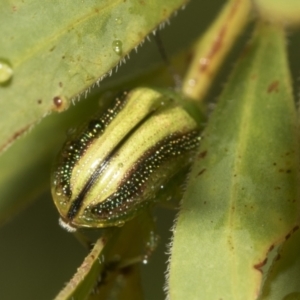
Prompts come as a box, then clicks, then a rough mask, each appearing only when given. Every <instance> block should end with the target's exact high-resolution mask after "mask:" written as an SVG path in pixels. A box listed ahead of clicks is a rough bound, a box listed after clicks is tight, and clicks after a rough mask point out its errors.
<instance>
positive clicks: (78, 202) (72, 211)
mask: <svg viewBox="0 0 300 300" xmlns="http://www.w3.org/2000/svg"><path fill="white" fill-rule="evenodd" d="M155 111H156V109H153V110H152V111H150V112H149V113H148V114H147V115H146V116H145V117H144V118H143V119H141V120H140V121H139V122H138V123H137V124H136V125H135V126H134V127H133V128H132V129H131V130H130V131H129V132H128V133H127V134H126V135H125V136H124V137H123V138H122V139H121V140H120V142H119V143H118V144H117V145H116V147H115V148H114V149H113V150H112V151H111V152H110V153H109V154H108V155H107V156H106V157H105V158H104V159H103V161H102V163H101V164H100V165H99V166H98V167H97V168H96V170H95V171H94V172H93V174H92V175H91V177H90V178H89V180H88V181H87V182H86V184H85V186H84V187H83V189H82V190H81V191H80V193H79V195H78V196H77V197H76V199H74V200H73V202H72V204H71V206H70V208H69V211H68V214H67V218H68V219H69V220H72V219H73V218H74V217H75V216H76V214H77V213H78V211H79V209H80V207H81V206H82V203H83V201H84V198H85V196H86V194H87V193H88V192H89V190H90V188H91V187H92V186H93V185H94V183H95V181H96V180H97V179H98V178H99V176H100V175H101V174H102V173H103V171H104V170H105V168H106V167H107V165H108V164H109V162H110V160H111V159H112V157H113V156H114V155H115V154H116V152H117V151H118V150H119V149H120V148H121V147H122V146H123V145H124V143H125V142H126V140H127V139H128V138H129V136H131V135H132V134H133V132H134V131H136V130H137V129H138V128H139V127H140V126H141V125H142V124H144V123H145V122H146V121H147V120H148V119H149V118H150V117H151V116H152V115H153V113H154V112H155Z"/></svg>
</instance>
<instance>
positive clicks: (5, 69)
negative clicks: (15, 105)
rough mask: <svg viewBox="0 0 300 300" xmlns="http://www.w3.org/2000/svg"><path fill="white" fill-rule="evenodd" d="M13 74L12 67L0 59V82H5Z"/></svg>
mask: <svg viewBox="0 0 300 300" xmlns="http://www.w3.org/2000/svg"><path fill="white" fill-rule="evenodd" d="M12 76H13V69H12V68H11V66H10V65H9V64H8V63H6V62H4V61H2V60H0V84H1V83H5V82H7V81H8V80H9V79H11V78H12Z"/></svg>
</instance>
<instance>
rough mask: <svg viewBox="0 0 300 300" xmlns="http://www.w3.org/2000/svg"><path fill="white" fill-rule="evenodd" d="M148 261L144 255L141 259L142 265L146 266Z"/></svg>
mask: <svg viewBox="0 0 300 300" xmlns="http://www.w3.org/2000/svg"><path fill="white" fill-rule="evenodd" d="M148 259H149V257H148V255H145V256H144V257H143V260H142V263H143V264H144V265H147V263H148Z"/></svg>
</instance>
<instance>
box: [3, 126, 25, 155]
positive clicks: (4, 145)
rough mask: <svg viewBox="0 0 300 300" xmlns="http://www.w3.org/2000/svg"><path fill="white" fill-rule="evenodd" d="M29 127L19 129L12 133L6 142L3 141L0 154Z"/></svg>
mask: <svg viewBox="0 0 300 300" xmlns="http://www.w3.org/2000/svg"><path fill="white" fill-rule="evenodd" d="M30 127H31V125H27V126H25V127H24V128H21V129H20V130H18V131H16V132H15V133H13V135H12V136H10V137H9V138H8V140H6V141H5V143H4V144H3V145H1V146H0V152H2V151H3V150H4V149H6V148H7V147H8V146H9V145H10V144H11V143H12V142H14V141H15V140H16V139H17V138H19V137H20V136H21V135H23V134H24V133H25V132H26V131H28V130H29V128H30Z"/></svg>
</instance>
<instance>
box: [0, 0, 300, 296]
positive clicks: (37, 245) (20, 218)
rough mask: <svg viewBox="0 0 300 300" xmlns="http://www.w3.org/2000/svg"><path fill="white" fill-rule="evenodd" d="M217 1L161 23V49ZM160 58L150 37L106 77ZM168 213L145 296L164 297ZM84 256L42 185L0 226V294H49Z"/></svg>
mask: <svg viewBox="0 0 300 300" xmlns="http://www.w3.org/2000/svg"><path fill="white" fill-rule="evenodd" d="M223 3H224V2H223V1H218V0H213V1H209V2H207V1H199V0H192V1H191V2H190V3H189V4H188V5H187V6H186V9H185V10H182V11H179V14H178V15H177V16H176V17H174V18H172V19H171V20H170V25H166V27H165V28H164V29H163V30H162V31H161V37H162V40H163V43H164V44H165V47H166V50H167V52H168V53H176V52H178V51H179V50H180V49H183V48H184V47H186V46H187V45H189V44H190V43H191V42H192V41H193V40H194V39H195V38H196V37H197V36H198V35H199V34H201V32H204V30H205V29H206V27H207V26H208V25H209V23H210V21H211V20H212V19H213V18H214V16H215V15H216V14H217V12H218V9H219V8H220V5H222V4H223ZM0 9H1V8H0ZM254 17H255V16H254ZM250 30H251V26H250V28H249V29H248V31H247V32H246V33H245V34H244V36H243V37H242V38H241V39H240V40H239V41H238V43H237V45H236V47H235V49H233V51H232V53H231V54H230V56H229V58H228V60H227V62H226V63H225V65H224V66H223V67H222V70H221V72H220V75H219V76H218V78H217V81H216V83H215V84H214V86H213V88H212V90H211V91H210V93H209V95H208V96H207V99H208V100H209V101H215V100H216V98H217V95H218V94H219V92H220V90H221V87H222V85H223V84H224V83H225V82H226V77H227V76H228V74H229V73H230V70H231V69H232V67H233V65H234V58H235V57H236V55H237V53H239V51H240V50H241V49H242V48H243V45H244V43H245V41H246V40H247V38H249V35H250V32H251V31H250ZM288 36H289V44H288V47H289V54H290V64H291V69H292V74H293V78H294V93H295V96H297V95H299V74H300V72H299V71H300V59H299V58H300V51H299V49H300V34H299V33H296V32H294V31H290V32H288ZM150 37H151V36H150ZM160 60H161V58H160V55H159V53H158V51H157V47H156V45H155V44H154V43H153V38H152V41H151V42H149V41H146V42H145V44H144V45H143V47H139V51H138V53H137V54H136V53H135V51H133V52H132V54H131V59H130V60H129V61H128V62H127V63H126V65H124V66H122V67H121V68H120V69H119V72H118V73H117V74H114V76H112V78H109V79H107V80H106V81H109V80H112V81H113V80H115V78H116V77H121V76H126V73H128V72H131V71H132V69H133V68H135V69H137V68H138V69H141V70H142V69H144V68H146V67H147V65H148V64H149V63H152V62H157V61H160ZM58 148H59V145H58ZM16 163H17V162H16ZM45 172H49V170H45ZM28 176H30V174H28ZM49 178H50V174H49ZM49 181H50V179H49ZM15 188H17V187H15ZM174 216H175V212H174V211H170V210H166V209H157V210H156V212H155V218H156V222H157V228H158V229H157V230H158V234H159V236H160V241H159V246H158V249H157V250H156V251H155V253H154V254H153V256H152V257H151V259H150V261H149V263H148V264H147V265H141V269H142V274H143V278H144V289H145V299H147V300H152V299H157V300H159V299H164V298H165V296H164V292H163V286H164V273H165V270H166V266H167V265H166V261H167V255H166V254H165V253H166V252H167V249H168V248H167V245H168V243H169V241H170V238H171V232H170V229H171V227H172V225H173V220H174ZM85 255H86V251H85V249H84V248H83V247H82V246H81V245H80V244H79V243H78V242H77V240H75V238H74V237H73V236H72V235H71V234H69V233H67V232H65V231H64V230H63V229H61V228H60V227H59V226H58V213H57V211H56V209H55V207H54V205H53V203H52V199H51V195H50V191H49V190H47V191H46V192H45V193H44V194H43V195H42V196H41V197H40V199H39V200H38V201H36V202H35V203H34V204H32V205H31V206H30V207H29V208H28V209H26V210H25V211H23V212H22V213H20V214H18V215H17V216H16V218H15V219H13V220H12V221H10V222H9V223H7V224H6V225H5V226H4V227H3V228H1V230H0V299H4V300H10V299H11V300H13V299H23V300H26V299H30V300H32V299H52V298H54V297H55V295H56V294H57V293H58V292H59V290H60V289H61V288H62V287H63V285H64V284H65V283H66V282H67V281H68V280H69V279H70V278H71V277H72V275H73V274H74V273H75V271H76V269H77V267H78V266H79V265H80V264H81V262H82V261H83V259H84V257H85Z"/></svg>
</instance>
